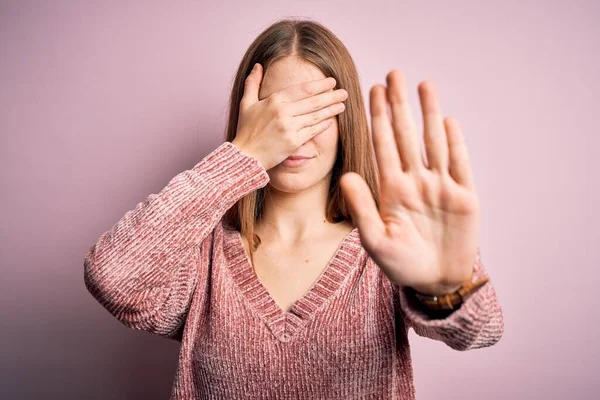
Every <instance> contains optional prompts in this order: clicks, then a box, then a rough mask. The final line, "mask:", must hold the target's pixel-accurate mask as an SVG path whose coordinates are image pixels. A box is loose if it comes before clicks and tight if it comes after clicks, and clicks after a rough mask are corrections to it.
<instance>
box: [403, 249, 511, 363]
mask: <svg viewBox="0 0 600 400" xmlns="http://www.w3.org/2000/svg"><path fill="white" fill-rule="evenodd" d="M487 276H488V275H487V273H486V271H485V269H484V267H483V264H482V262H481V252H480V249H479V248H478V249H477V257H476V260H475V264H474V266H473V281H475V280H476V279H479V278H482V277H487ZM392 290H393V293H394V297H395V298H396V299H397V300H398V301H397V303H399V304H397V305H398V306H399V307H400V308H401V311H402V313H403V315H404V318H405V322H406V324H407V325H406V326H407V327H412V328H413V329H414V330H415V333H416V334H417V335H419V336H422V337H426V338H429V339H433V340H439V341H442V342H444V343H446V344H447V345H448V346H449V347H451V348H453V349H455V350H461V351H464V350H471V349H477V348H481V347H488V346H492V345H493V344H495V343H496V342H498V341H499V340H500V338H501V337H502V334H503V333H504V320H503V315H502V308H501V306H500V303H499V302H498V299H497V297H496V291H495V289H494V287H493V285H492V282H491V280H490V281H488V282H487V283H486V284H484V285H483V286H482V287H481V288H480V289H479V290H477V291H476V292H475V293H473V295H471V297H469V298H468V299H467V300H466V301H465V302H464V303H463V304H462V305H461V307H460V308H458V309H457V310H454V311H453V312H452V313H451V314H450V315H448V316H446V317H445V318H441V319H436V318H432V317H430V316H429V315H427V314H426V313H424V312H423V311H421V308H420V307H419V305H418V304H417V302H416V300H415V299H413V298H412V297H411V296H410V295H409V294H408V291H407V290H406V288H404V287H399V286H398V285H396V284H393V283H392Z"/></svg>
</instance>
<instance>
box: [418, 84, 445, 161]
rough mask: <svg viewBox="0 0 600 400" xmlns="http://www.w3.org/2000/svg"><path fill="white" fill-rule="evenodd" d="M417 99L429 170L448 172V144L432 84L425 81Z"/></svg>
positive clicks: (420, 86) (421, 85) (420, 87)
mask: <svg viewBox="0 0 600 400" xmlns="http://www.w3.org/2000/svg"><path fill="white" fill-rule="evenodd" d="M419 98H420V99H421V111H422V113H423V132H424V137H423V141H424V142H425V152H426V154H427V163H428V165H429V169H432V170H436V171H440V172H446V171H447V170H448V142H447V141H446V130H445V128H444V122H443V121H442V113H441V110H440V105H439V102H438V96H437V92H436V90H435V86H433V83H432V82H429V81H425V82H422V83H421V84H420V85H419Z"/></svg>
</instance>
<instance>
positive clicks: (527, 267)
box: [0, 0, 600, 400]
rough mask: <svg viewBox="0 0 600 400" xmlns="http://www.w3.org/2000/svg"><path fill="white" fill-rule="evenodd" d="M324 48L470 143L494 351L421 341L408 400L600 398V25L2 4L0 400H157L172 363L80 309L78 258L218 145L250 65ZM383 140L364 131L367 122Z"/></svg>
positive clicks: (570, 13)
mask: <svg viewBox="0 0 600 400" xmlns="http://www.w3.org/2000/svg"><path fill="white" fill-rule="evenodd" d="M287 16H297V17H309V18H312V19H315V20H317V21H319V22H322V23H323V24H325V25H326V26H327V27H329V28H330V29H332V30H333V32H335V33H336V34H337V35H338V36H339V37H340V38H341V40H342V41H343V42H344V43H345V44H346V45H347V47H348V48H349V50H350V52H351V54H352V56H353V57H354V60H355V62H356V64H357V66H358V69H359V72H360V79H361V85H362V88H363V97H364V99H365V101H366V104H368V91H369V88H370V87H371V86H372V85H374V84H376V83H383V84H385V74H386V73H387V72H389V70H391V69H393V68H400V69H402V70H403V71H404V72H405V73H406V76H407V78H408V83H409V84H410V92H411V100H412V105H413V110H414V112H415V115H414V117H415V118H416V120H417V123H418V124H419V126H420V127H421V126H422V122H421V115H420V108H419V106H418V104H419V102H418V96H417V91H416V87H417V84H418V83H419V82H420V81H422V80H425V79H430V80H432V81H434V83H435V84H436V85H437V88H438V91H439V94H440V100H441V106H442V110H443V112H444V114H445V115H453V116H455V117H456V118H458V120H459V122H460V123H461V126H462V127H463V131H464V134H465V135H466V139H467V143H468V146H469V150H470V153H471V156H472V164H473V168H474V173H475V179H476V184H477V187H478V191H479V195H480V198H481V204H482V213H483V216H482V230H481V250H482V257H483V261H484V263H485V265H486V267H487V269H488V271H489V273H490V275H491V278H492V280H493V283H494V285H495V286H496V288H497V293H498V296H499V300H500V301H501V303H502V306H503V310H504V314H505V334H504V336H503V338H502V339H501V341H500V342H498V343H497V344H496V345H495V346H493V347H491V348H486V349H480V350H474V351H468V352H457V351H454V350H452V349H450V348H448V347H446V346H445V345H444V344H442V343H439V342H434V341H431V340H427V339H423V338H420V337H418V336H416V335H415V334H414V332H413V331H411V333H410V340H411V342H412V348H413V360H414V369H415V379H416V382H415V384H416V390H417V398H418V399H419V400H425V399H432V400H433V399H441V398H444V399H464V400H467V399H503V400H504V399H538V398H539V399H592V398H597V397H595V396H597V392H598V390H599V389H600V385H599V384H598V383H597V381H596V378H597V376H598V372H597V371H598V369H599V367H600V362H599V355H600V354H599V350H600V343H599V341H598V337H599V333H600V332H599V326H600V312H599V311H598V296H597V292H598V286H599V285H598V284H599V282H598V277H599V275H600V274H599V273H598V267H599V266H600V263H599V261H600V259H599V256H598V246H599V245H600V240H599V239H600V238H599V234H598V232H599V229H598V228H599V223H600V221H599V218H598V211H597V210H598V205H599V204H600V198H599V197H600V196H599V190H598V189H599V185H598V178H597V176H598V174H597V173H598V171H600V161H599V157H598V154H599V153H598V149H599V145H600V139H599V136H600V133H599V131H598V130H599V128H598V120H597V119H596V118H597V117H598V113H599V112H598V104H599V102H598V93H599V92H600V80H599V78H598V70H600V65H599V64H600V63H599V60H598V49H600V43H599V42H600V40H599V38H600V32H599V28H598V26H599V25H598V20H599V16H600V8H599V3H598V2H595V1H591V0H590V1H570V2H559V1H484V2H481V1H438V2H435V1H418V2H417V1H414V2H409V1H395V2H390V1H383V0H382V1H377V0H373V1H370V2H363V1H355V2H353V1H349V0H346V1H327V2H321V1H297V2H282V1H272V0H264V1H261V2H248V1H235V2H234V1H218V2H217V1H210V2H209V1H205V2H203V1H183V0H179V1H160V2H159V1H128V2H122V1H91V0H89V1H85V2H77V1H42V0H40V1H16V0H15V1H2V2H1V3H0V133H1V142H0V189H1V199H2V200H1V204H2V207H0V218H1V220H0V226H1V231H0V235H1V244H0V262H1V263H0V265H1V268H2V270H1V275H0V324H1V327H0V335H1V338H0V343H1V346H2V348H1V357H0V369H1V370H0V371H1V372H0V384H1V392H0V397H1V398H4V399H33V398H44V399H59V398H61V399H166V398H168V396H169V394H170V390H171V384H172V380H173V377H174V373H175V368H176V364H177V356H178V350H179V345H178V343H177V342H173V341H168V340H165V339H162V338H159V337H154V336H152V335H150V334H147V333H144V332H138V331H133V330H129V329H127V328H126V327H124V326H122V325H121V324H120V323H119V322H118V321H117V320H116V319H114V318H113V317H112V316H111V315H110V314H108V312H107V311H105V310H104V309H103V308H102V307H101V306H100V305H99V304H98V303H96V301H95V300H94V299H93V298H92V297H91V295H89V293H88V292H87V291H86V289H85V286H84V281H83V260H84V256H85V253H86V251H87V249H88V248H89V247H90V246H91V245H92V244H93V243H94V242H95V241H96V239H97V238H98V237H99V235H100V234H101V233H103V232H104V231H106V230H108V229H109V228H110V227H111V226H112V225H113V224H114V223H115V222H116V221H117V220H118V219H119V218H120V217H121V216H122V215H123V214H124V213H125V212H126V211H128V210H130V209H132V208H133V207H134V206H135V205H136V204H137V203H138V202H140V201H142V200H144V199H145V198H146V197H147V196H148V194H150V193H157V192H158V191H160V189H162V187H164V186H165V185H166V184H167V182H168V181H169V180H170V178H171V177H173V176H174V175H176V174H177V173H179V172H181V171H183V170H185V169H188V168H190V167H192V166H193V165H194V164H195V163H197V162H198V161H200V160H201V159H202V158H203V157H204V156H205V155H206V154H208V153H209V152H210V151H212V150H213V149H215V148H216V147H217V146H218V145H219V144H220V143H222V141H223V137H224V136H223V130H224V121H225V115H226V107H227V100H228V95H229V90H230V88H231V83H232V79H233V74H234V72H235V70H236V68H237V65H238V62H239V61H240V59H241V56H242V54H243V52H244V51H245V50H246V48H247V46H248V45H249V44H250V42H251V41H252V40H253V39H254V38H255V37H256V35H258V34H259V33H260V32H261V31H262V30H263V29H264V28H265V27H266V26H268V25H269V24H270V23H272V22H275V21H276V20H277V19H279V18H283V17H287ZM369 118H370V117H369Z"/></svg>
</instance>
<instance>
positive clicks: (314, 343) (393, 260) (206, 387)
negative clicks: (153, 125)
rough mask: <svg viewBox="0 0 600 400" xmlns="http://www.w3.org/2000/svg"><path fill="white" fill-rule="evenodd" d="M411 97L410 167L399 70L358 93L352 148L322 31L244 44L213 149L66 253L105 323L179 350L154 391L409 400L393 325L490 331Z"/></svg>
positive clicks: (353, 100) (348, 108) (457, 199)
mask: <svg viewBox="0 0 600 400" xmlns="http://www.w3.org/2000/svg"><path fill="white" fill-rule="evenodd" d="M332 78H333V79H332ZM419 94H420V99H421V107H422V110H423V118H424V128H425V137H424V138H425V145H426V156H427V158H426V159H425V157H424V156H423V155H422V154H421V150H420V146H419V137H418V136H417V132H416V129H415V124H414V121H413V120H412V118H411V115H410V109H409V106H408V103H407V101H406V99H407V92H406V87H405V85H404V78H403V75H402V74H401V73H400V72H399V71H392V72H390V73H389V74H388V75H387V88H386V87H384V86H382V85H376V86H374V87H373V88H372V89H371V92H370V108H371V117H372V131H373V147H372V145H371V141H370V138H369V132H368V128H367V119H366V113H365V108H364V105H363V102H362V97H361V91H360V86H359V79H358V74H357V71H356V69H355V67H354V63H353V61H352V59H351V57H350V55H349V53H348V51H347V50H346V48H345V47H344V45H343V44H342V43H341V42H340V41H339V39H338V38H337V37H336V36H335V35H334V34H333V33H331V32H330V31H329V30H327V29H326V28H325V27H323V26H322V25H321V24H318V23H316V22H313V21H308V20H281V21H278V22H276V23H275V24H273V25H272V26H270V27H269V28H267V29H266V30H265V31H264V32H262V33H261V34H260V35H259V36H258V38H257V39H256V40H255V41H254V42H253V43H252V45H251V46H250V48H249V49H248V51H247V52H246V54H245V56H244V58H243V60H242V62H241V65H240V67H239V69H238V73H237V76H236V79H235V82H234V85H233V91H232V94H231V103H230V114H229V123H228V126H227V137H226V141H225V142H224V143H222V144H221V145H220V146H219V147H218V148H217V149H215V150H213V151H212V152H211V153H210V154H208V155H207V156H206V157H205V158H204V159H203V160H201V161H200V162H199V163H198V164H196V165H195V166H194V167H193V168H191V169H190V170H187V171H183V172H181V173H180V174H178V175H176V176H175V177H174V178H172V179H171V180H170V181H169V183H168V184H167V186H166V187H165V188H164V189H163V190H162V191H161V192H160V193H158V194H151V195H149V196H148V198H147V199H146V200H145V201H144V202H141V203H139V204H138V205H137V206H136V207H135V209H134V210H131V211H129V212H127V213H126V214H125V215H124V216H123V217H122V218H121V220H120V221H118V222H117V223H116V224H115V225H114V226H113V227H112V228H111V229H110V230H109V231H107V232H105V233H104V234H103V235H102V236H101V237H100V238H99V240H98V242H97V243H96V244H95V245H94V246H93V247H91V248H90V250H89V252H88V254H87V255H86V259H85V284H86V287H87V288H88V290H89V291H90V293H91V294H92V295H93V296H94V297H95V298H96V299H97V300H98V301H99V302H100V303H101V304H102V305H103V306H104V307H105V308H106V309H107V310H108V311H109V312H110V313H111V314H112V315H114V316H115V317H116V318H118V319H119V320H120V321H121V322H122V323H124V324H125V325H126V326H129V327H131V328H133V329H140V330H145V331H148V332H151V333H154V334H157V335H161V336H164V337H167V338H171V339H174V340H178V341H181V342H182V344H181V350H180V356H179V364H178V368H177V372H176V376H175V379H174V383H173V391H172V396H171V398H172V399H196V398H211V399H212V398H214V399H236V398H249V399H261V398H281V399H290V398H305V399H336V398H340V399H350V398H361V399H363V398H376V399H380V398H394V399H413V398H414V396H415V389H414V384H413V373H412V365H411V357H410V347H409V343H408V340H407V335H408V329H409V328H410V327H412V328H413V329H414V330H415V332H416V333H417V334H418V335H420V336H423V337H428V338H431V339H434V340H439V341H443V342H444V343H446V344H447V345H448V346H450V347H451V348H454V349H457V350H468V349H476V348H482V347H486V346H491V345H493V344H494V343H496V342H497V341H498V340H499V339H500V337H501V336H502V333H503V318H502V310H501V307H500V305H499V303H498V301H497V298H496V294H495V290H494V288H493V286H492V284H491V282H490V281H489V278H488V276H487V275H486V273H485V270H484V268H483V265H482V264H481V258H480V252H479V246H478V242H477V236H478V229H479V205H478V199H477V195H476V192H475V188H474V183H473V177H472V173H471V170H470V166H469V163H468V153H467V149H466V147H465V144H464V141H463V137H462V135H461V133H460V129H459V127H458V125H457V123H456V121H455V120H454V119H451V118H446V119H444V120H442V118H441V115H440V112H439V106H438V103H437V98H436V94H435V91H434V88H433V86H432V85H431V84H430V83H427V82H425V83H422V84H421V85H419ZM388 101H389V103H390V106H391V113H390V115H389V116H388V111H387V102H388ZM390 117H391V118H390ZM373 155H375V158H374V157H373Z"/></svg>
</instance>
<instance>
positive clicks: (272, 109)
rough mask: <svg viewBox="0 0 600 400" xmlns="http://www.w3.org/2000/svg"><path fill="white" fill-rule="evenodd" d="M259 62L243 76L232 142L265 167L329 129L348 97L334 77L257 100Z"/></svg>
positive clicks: (272, 164) (260, 74) (276, 162)
mask: <svg viewBox="0 0 600 400" xmlns="http://www.w3.org/2000/svg"><path fill="white" fill-rule="evenodd" d="M262 76H263V72H262V65H260V64H258V63H257V64H255V66H254V69H253V70H252V72H251V73H250V75H248V77H247V78H246V83H245V88H244V94H243V97H242V100H241V102H240V114H239V119H238V127H237V134H236V137H235V138H234V140H233V141H232V144H234V145H235V146H236V147H238V148H239V149H240V150H241V151H243V152H244V153H246V154H248V155H249V156H251V157H254V158H255V159H257V160H258V161H259V162H260V163H261V164H262V165H263V167H264V168H265V169H267V170H268V169H270V168H273V167H274V166H276V165H277V164H279V163H281V162H283V161H284V160H285V159H286V158H287V157H288V156H290V155H291V154H293V153H294V151H295V150H296V149H297V148H298V147H300V146H302V145H303V144H304V143H306V142H307V141H309V140H310V139H311V138H313V137H314V136H316V135H317V134H319V133H321V132H323V131H324V130H325V129H327V128H329V126H331V124H332V123H333V119H334V118H335V116H336V115H337V114H339V113H341V112H342V111H344V109H345V105H344V103H342V102H343V101H344V100H346V98H347V97H348V92H347V91H346V90H344V89H337V90H334V91H330V89H333V88H334V87H335V84H336V81H335V78H333V77H327V78H323V79H317V80H313V81H307V82H302V83H299V84H296V85H293V86H290V87H287V88H285V89H282V90H280V91H277V92H274V93H272V94H271V95H270V96H268V97H266V98H264V99H263V100H258V93H259V90H260V83H261V81H262Z"/></svg>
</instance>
